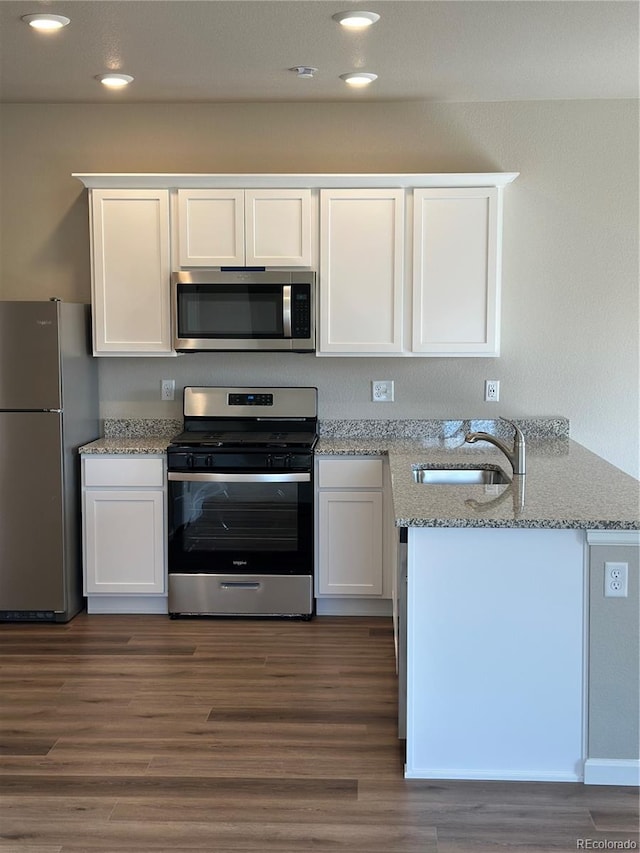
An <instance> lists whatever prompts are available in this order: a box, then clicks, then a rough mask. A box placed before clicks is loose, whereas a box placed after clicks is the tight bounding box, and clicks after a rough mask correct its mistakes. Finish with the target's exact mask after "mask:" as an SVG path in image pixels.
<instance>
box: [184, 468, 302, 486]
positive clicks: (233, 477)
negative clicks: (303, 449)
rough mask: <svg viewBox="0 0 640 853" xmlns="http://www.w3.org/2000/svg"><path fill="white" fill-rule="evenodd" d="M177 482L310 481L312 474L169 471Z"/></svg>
mask: <svg viewBox="0 0 640 853" xmlns="http://www.w3.org/2000/svg"><path fill="white" fill-rule="evenodd" d="M167 479H168V480H173V481H174V482H177V483H308V482H310V480H311V474H199V473H197V474H183V473H178V472H175V471H169V473H168V474H167Z"/></svg>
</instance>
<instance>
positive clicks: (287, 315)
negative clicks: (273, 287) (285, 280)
mask: <svg viewBox="0 0 640 853" xmlns="http://www.w3.org/2000/svg"><path fill="white" fill-rule="evenodd" d="M282 334H283V337H285V338H290V337H291V285H290V284H285V285H284V287H283V288H282Z"/></svg>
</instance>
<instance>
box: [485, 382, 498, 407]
mask: <svg viewBox="0 0 640 853" xmlns="http://www.w3.org/2000/svg"><path fill="white" fill-rule="evenodd" d="M499 399H500V380H499V379H485V380H484V401H485V403H497V402H498V400H499Z"/></svg>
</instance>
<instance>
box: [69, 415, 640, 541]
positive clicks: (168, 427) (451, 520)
mask: <svg viewBox="0 0 640 853" xmlns="http://www.w3.org/2000/svg"><path fill="white" fill-rule="evenodd" d="M518 424H519V426H520V427H521V428H522V429H523V431H524V432H525V435H526V437H527V473H526V475H525V476H524V477H515V478H512V472H511V466H510V464H509V461H508V460H507V459H506V457H505V456H504V455H503V454H502V453H501V452H500V451H499V450H498V449H497V448H495V447H493V445H491V444H488V443H486V442H482V443H478V444H475V445H470V444H464V434H465V433H466V432H467V431H468V430H469V429H472V430H485V431H487V432H494V433H495V434H497V435H500V436H501V437H503V438H505V439H506V440H507V442H509V439H510V438H511V433H512V430H511V428H510V427H509V426H508V425H506V424H496V423H495V422H494V421H460V420H458V421H408V420H405V421H331V422H321V424H320V440H319V441H318V444H317V446H316V455H317V456H320V457H322V456H333V455H339V456H371V455H373V456H378V455H387V456H388V458H389V466H390V471H391V486H392V496H393V509H394V515H395V522H396V526H398V527H513V528H518V527H522V528H558V529H589V530H640V517H639V516H640V512H639V508H640V482H639V481H638V480H636V479H634V478H633V477H631V476H629V475H628V474H625V473H624V472H623V471H621V470H620V469H618V468H616V467H615V466H613V465H611V464H610V463H608V462H606V461H605V460H604V459H602V458H601V457H599V456H597V455H596V454H595V453H592V452H591V451H589V450H587V449H586V448H585V447H583V446H582V445H580V444H578V443H577V442H575V441H572V440H571V439H570V438H569V424H568V421H567V420H566V419H563V418H545V419H542V418H540V419H531V420H520V419H519V420H518ZM181 429H182V423H181V421H166V420H164V421H162V420H158V421H154V420H145V421H139V420H134V421H124V420H114V421H111V422H109V421H105V436H104V437H103V438H100V439H98V440H97V441H93V442H90V443H89V444H86V445H84V446H83V447H81V448H80V452H81V453H86V454H94V453H98V454H136V453H142V454H146V453H149V454H157V453H163V452H164V451H165V450H166V448H167V446H168V444H169V442H170V440H171V438H172V436H174V435H176V434H177V433H178V432H180V430H181ZM421 465H427V466H433V467H448V466H460V465H462V466H468V467H493V466H496V467H498V468H500V469H501V470H502V471H503V472H504V474H506V475H507V477H508V478H509V479H510V480H511V482H510V483H509V484H507V485H490V486H482V485H471V486H468V485H465V486H446V485H437V486H434V485H421V484H418V483H416V482H415V481H414V480H413V476H412V470H413V468H415V467H417V466H421Z"/></svg>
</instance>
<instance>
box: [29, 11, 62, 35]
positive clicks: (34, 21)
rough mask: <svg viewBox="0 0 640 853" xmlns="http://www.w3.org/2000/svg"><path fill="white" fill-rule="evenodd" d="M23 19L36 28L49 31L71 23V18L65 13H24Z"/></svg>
mask: <svg viewBox="0 0 640 853" xmlns="http://www.w3.org/2000/svg"><path fill="white" fill-rule="evenodd" d="M21 20H23V21H24V22H25V24H29V26H30V27H33V28H34V29H36V30H45V31H49V32H50V31H51V30H61V29H62V27H66V26H67V24H70V23H71V20H70V19H69V18H67V17H65V16H64V15H40V14H37V15H23V16H22V18H21Z"/></svg>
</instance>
